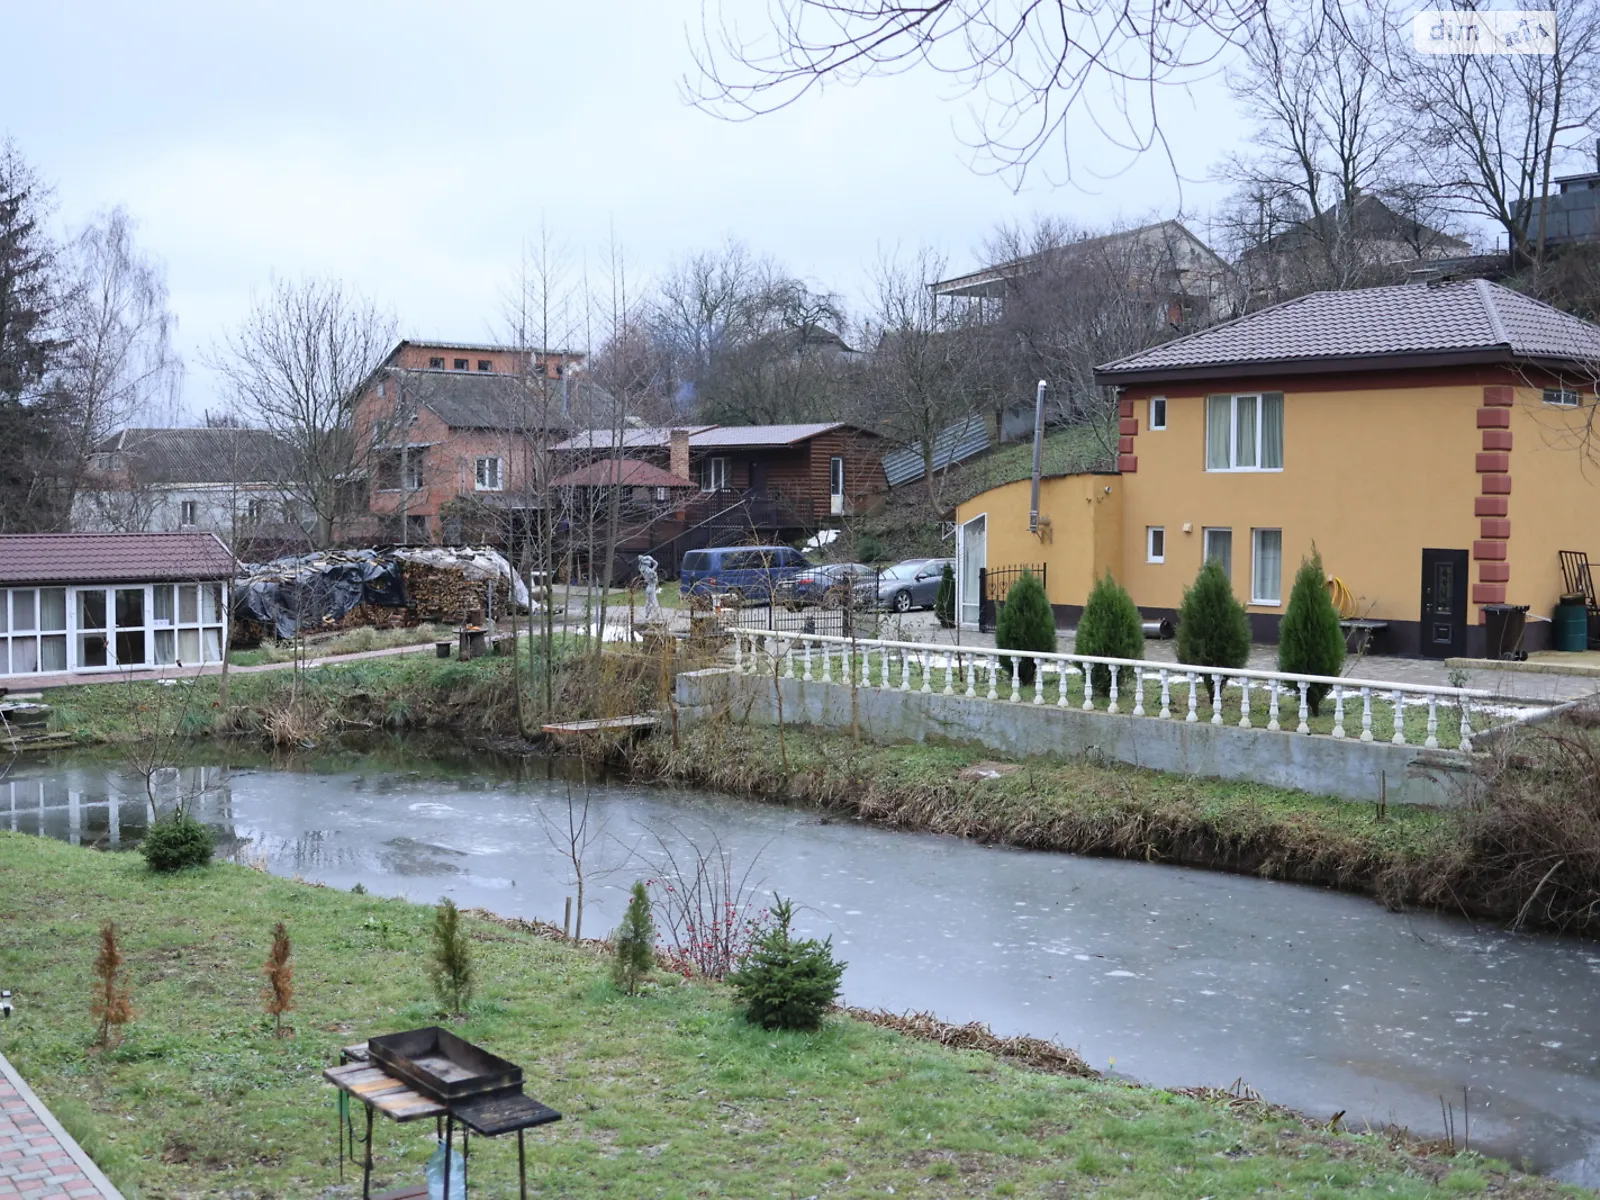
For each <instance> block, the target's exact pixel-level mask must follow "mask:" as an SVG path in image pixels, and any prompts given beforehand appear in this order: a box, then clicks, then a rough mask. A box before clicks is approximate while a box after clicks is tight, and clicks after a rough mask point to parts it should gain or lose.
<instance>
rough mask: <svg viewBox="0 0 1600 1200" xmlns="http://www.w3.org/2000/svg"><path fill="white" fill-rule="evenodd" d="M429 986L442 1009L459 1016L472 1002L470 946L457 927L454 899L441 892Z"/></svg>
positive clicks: (457, 920)
mask: <svg viewBox="0 0 1600 1200" xmlns="http://www.w3.org/2000/svg"><path fill="white" fill-rule="evenodd" d="M428 974H429V976H430V977H431V978H432V979H433V990H434V992H435V994H436V995H437V996H438V997H439V1003H440V1004H441V1005H443V1006H444V1008H445V1011H446V1012H449V1013H453V1014H454V1015H456V1016H458V1017H459V1016H460V1015H461V1014H462V1013H463V1012H465V1011H466V1008H467V1005H469V1004H471V1003H472V990H473V978H472V950H471V947H470V946H469V945H468V944H467V935H466V933H465V932H463V931H462V928H461V913H460V912H459V911H457V909H456V902H455V901H454V900H452V899H450V897H448V896H445V897H443V898H442V899H441V900H440V901H439V907H438V908H437V909H435V910H434V915H433V946H432V948H431V951H430V953H429V958H428Z"/></svg>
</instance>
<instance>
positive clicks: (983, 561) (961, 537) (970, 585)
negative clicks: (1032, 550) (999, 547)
mask: <svg viewBox="0 0 1600 1200" xmlns="http://www.w3.org/2000/svg"><path fill="white" fill-rule="evenodd" d="M988 528H989V518H988V516H987V515H984V516H980V517H973V518H972V520H970V521H968V522H966V523H965V524H964V525H962V526H960V527H959V528H958V529H957V530H956V543H957V544H956V575H957V579H956V594H957V595H958V596H959V597H960V598H961V613H960V618H959V619H960V621H961V628H963V629H976V628H977V627H978V612H979V609H980V607H981V602H982V599H983V597H982V596H980V595H979V594H978V579H979V577H978V572H979V570H981V569H982V568H983V567H985V566H987V565H988V556H989V547H988Z"/></svg>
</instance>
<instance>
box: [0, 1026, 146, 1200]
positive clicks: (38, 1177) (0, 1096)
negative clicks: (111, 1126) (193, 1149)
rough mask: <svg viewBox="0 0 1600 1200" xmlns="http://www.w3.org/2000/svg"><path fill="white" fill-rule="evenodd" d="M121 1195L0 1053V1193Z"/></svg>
mask: <svg viewBox="0 0 1600 1200" xmlns="http://www.w3.org/2000/svg"><path fill="white" fill-rule="evenodd" d="M13 1196H15V1197H26V1198H27V1200H122V1193H121V1192H119V1191H117V1189H116V1188H114V1187H112V1186H111V1182H110V1180H108V1179H107V1178H106V1177H105V1176H104V1175H103V1174H102V1173H101V1172H100V1169H99V1168H98V1167H96V1166H95V1165H94V1163H93V1161H91V1160H90V1158H89V1156H88V1155H87V1154H85V1153H84V1152H83V1149H82V1147H80V1146H79V1145H78V1143H77V1142H75V1141H73V1140H72V1137H71V1136H70V1135H69V1134H68V1133H67V1131H66V1130H64V1129H62V1128H61V1125H60V1123H59V1122H57V1121H56V1119H55V1118H54V1117H52V1116H51V1115H50V1112H49V1110H48V1109H46V1108H45V1106H44V1105H43V1104H42V1103H40V1101H39V1097H37V1096H35V1095H34V1094H33V1090H32V1089H31V1088H29V1087H28V1085H27V1084H26V1083H24V1082H23V1081H22V1078H21V1076H19V1075H18V1074H17V1073H16V1071H15V1070H14V1069H13V1068H12V1066H11V1064H10V1063H9V1062H7V1061H6V1059H5V1056H4V1055H0V1197H13Z"/></svg>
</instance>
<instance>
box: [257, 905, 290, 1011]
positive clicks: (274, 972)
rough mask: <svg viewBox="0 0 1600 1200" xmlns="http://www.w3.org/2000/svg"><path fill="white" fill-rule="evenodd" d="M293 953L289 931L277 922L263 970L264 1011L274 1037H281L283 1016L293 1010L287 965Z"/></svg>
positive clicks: (288, 965) (273, 929)
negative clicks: (264, 984) (264, 986)
mask: <svg viewBox="0 0 1600 1200" xmlns="http://www.w3.org/2000/svg"><path fill="white" fill-rule="evenodd" d="M293 952H294V950H293V947H292V946H291V945H290V944H289V930H288V928H287V927H286V926H285V925H284V923H283V922H282V921H279V922H278V923H277V924H276V925H274V926H273V927H272V952H271V953H270V954H268V955H267V963H266V966H265V967H264V968H263V969H264V970H265V971H266V973H267V991H266V996H265V1000H266V1010H267V1015H268V1016H269V1017H271V1018H272V1035H273V1036H274V1037H282V1036H283V1014H284V1013H286V1012H289V1011H291V1010H292V1009H293V1008H294V967H293V966H291V965H290V963H289V956H290V955H291V954H293Z"/></svg>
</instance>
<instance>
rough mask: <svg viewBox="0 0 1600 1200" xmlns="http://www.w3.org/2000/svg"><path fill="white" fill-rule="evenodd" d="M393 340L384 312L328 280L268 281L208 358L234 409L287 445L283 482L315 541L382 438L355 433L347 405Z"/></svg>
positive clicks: (328, 532) (327, 536)
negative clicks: (290, 473)
mask: <svg viewBox="0 0 1600 1200" xmlns="http://www.w3.org/2000/svg"><path fill="white" fill-rule="evenodd" d="M394 341H395V321H394V318H393V317H392V316H391V315H389V314H388V313H385V312H383V311H382V310H380V309H379V308H378V307H377V305H376V304H374V303H373V302H372V301H371V300H368V299H366V298H365V297H363V296H360V295H359V294H357V293H355V292H353V291H351V290H349V289H347V288H346V287H345V286H344V285H343V284H341V283H339V282H338V281H336V280H330V279H306V280H303V281H301V282H298V283H291V282H288V281H284V280H278V281H275V282H274V283H273V284H272V287H271V289H270V290H269V291H268V292H267V294H266V295H265V296H262V297H260V298H258V299H257V300H256V302H255V303H254V305H253V306H252V308H251V311H250V313H249V315H248V316H246V317H245V318H244V320H243V321H242V322H241V323H240V325H239V326H238V328H236V329H235V330H234V331H233V332H231V333H230V334H228V335H227V336H226V338H225V339H224V341H223V342H222V343H221V345H220V346H218V347H216V348H215V349H214V350H213V351H212V353H211V354H210V355H209V356H208V361H209V362H210V363H211V365H212V366H213V367H214V368H215V369H216V370H217V371H218V372H219V373H220V374H221V375H222V377H223V379H224V380H225V381H226V383H227V386H228V387H229V389H230V390H231V391H232V393H233V396H234V398H235V400H236V402H237V404H238V406H239V407H240V409H241V410H242V411H243V412H245V413H246V414H248V415H249V416H250V417H251V418H252V419H253V420H254V421H255V423H257V424H259V425H260V426H261V427H263V428H265V429H268V430H270V431H271V432H273V433H275V434H276V435H277V436H278V437H280V438H282V439H283V440H284V441H285V442H286V443H288V445H289V446H290V448H291V450H292V452H293V455H294V459H295V472H294V478H293V479H291V480H288V481H286V482H287V484H288V487H289V490H290V492H291V494H293V495H294V497H295V499H296V500H297V501H299V503H300V504H302V505H303V506H304V507H305V509H306V510H307V511H308V512H309V513H310V514H312V516H313V517H314V519H315V523H316V541H317V543H318V545H323V546H326V545H328V544H330V543H331V542H332V541H333V538H334V530H335V524H336V521H337V519H338V517H339V516H340V513H341V504H342V497H343V495H344V494H345V489H346V487H347V485H348V484H349V483H350V482H351V481H353V480H355V479H356V478H358V477H359V476H361V475H363V474H364V473H366V472H367V471H368V470H369V469H370V465H371V462H372V455H373V453H374V451H375V449H376V446H377V444H378V443H379V442H380V441H381V440H382V432H381V431H377V430H372V431H367V432H366V433H365V435H364V436H362V437H359V438H358V437H357V436H356V429H355V423H354V418H355V406H356V400H357V398H358V395H359V392H360V389H361V387H362V385H363V384H364V383H365V382H366V381H367V380H368V378H369V377H370V376H371V374H372V372H373V371H374V370H375V369H376V368H377V366H378V364H379V363H380V362H382V361H383V358H384V356H385V355H386V354H387V353H388V352H389V350H390V348H391V347H392V346H393V344H394Z"/></svg>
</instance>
